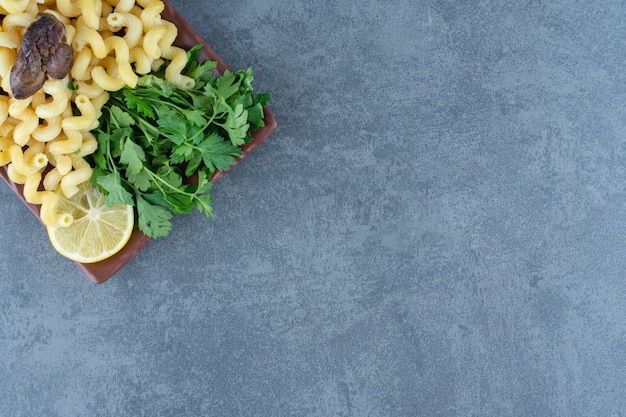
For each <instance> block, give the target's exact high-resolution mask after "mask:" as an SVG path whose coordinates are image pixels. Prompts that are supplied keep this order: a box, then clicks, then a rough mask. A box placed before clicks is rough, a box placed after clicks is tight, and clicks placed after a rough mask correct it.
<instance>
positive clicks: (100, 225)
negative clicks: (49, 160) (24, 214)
mask: <svg viewBox="0 0 626 417" xmlns="http://www.w3.org/2000/svg"><path fill="white" fill-rule="evenodd" d="M104 200H105V197H104V195H102V194H101V193H100V192H99V191H98V190H97V189H95V188H93V187H92V186H91V184H89V182H86V183H83V184H81V185H80V186H79V191H78V192H77V193H76V194H75V195H74V196H72V197H71V198H66V197H64V196H61V197H59V202H58V205H57V206H56V212H57V213H68V214H71V215H72V217H73V218H74V220H73V222H72V223H71V224H70V225H69V226H63V227H52V226H49V227H47V230H48V236H49V238H50V242H51V243H52V246H53V247H54V248H55V249H56V250H57V251H58V252H59V253H60V254H61V255H63V256H65V257H67V258H69V259H71V260H73V261H76V262H80V263H94V262H100V261H102V260H104V259H107V258H109V257H111V256H113V255H115V254H116V253H117V252H119V251H120V250H121V249H122V248H123V247H124V246H125V245H126V243H128V240H129V239H130V236H131V234H132V232H133V225H134V211H133V208H132V207H131V206H129V205H126V204H116V205H112V206H107V205H106V204H105V202H104Z"/></svg>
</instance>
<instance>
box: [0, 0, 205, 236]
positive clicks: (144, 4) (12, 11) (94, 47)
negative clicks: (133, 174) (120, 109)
mask: <svg viewBox="0 0 626 417" xmlns="http://www.w3.org/2000/svg"><path fill="white" fill-rule="evenodd" d="M164 8H165V4H164V3H163V1H161V0H104V1H103V0H0V14H2V15H4V17H3V18H2V20H1V21H0V87H2V89H4V91H6V92H8V95H0V166H5V167H6V170H7V175H8V176H9V178H10V179H11V180H12V181H13V182H15V183H18V184H23V185H24V187H23V193H24V198H25V200H26V201H28V202H29V203H32V204H38V205H40V218H41V220H42V222H43V223H44V224H46V225H49V226H63V225H69V224H71V222H72V221H73V219H72V216H71V215H69V214H67V213H60V214H59V213H57V212H56V207H57V202H58V199H59V198H60V196H61V195H64V196H66V197H71V196H72V195H73V194H75V193H76V192H77V191H78V186H79V185H80V184H82V183H83V182H85V181H89V180H90V178H91V175H92V172H93V169H92V168H91V166H90V165H89V163H88V162H87V161H86V160H85V157H87V156H89V155H91V154H93V153H94V152H95V151H96V150H97V148H98V140H97V138H96V137H95V136H94V134H93V133H91V130H92V129H94V128H95V127H97V125H98V118H99V117H100V116H101V114H102V108H103V106H104V105H105V104H106V102H107V101H108V99H109V92H112V91H117V90H119V89H121V88H123V87H124V86H129V87H131V88H132V87H135V86H136V85H137V82H138V79H139V75H141V74H147V73H149V72H150V71H151V70H154V69H157V68H159V67H160V66H161V65H162V64H163V62H164V60H165V59H167V60H169V61H170V65H168V67H167V68H166V70H165V78H166V79H167V80H168V81H170V82H172V83H174V84H177V85H179V86H182V87H191V86H193V80H192V79H190V78H188V77H185V76H184V75H182V70H183V69H184V67H185V65H186V62H187V52H186V51H185V50H184V49H181V48H178V47H175V46H173V42H174V40H175V39H176V36H177V35H178V31H177V28H176V26H175V25H174V24H172V23H170V22H167V21H165V20H163V19H162V17H161V13H162V12H163V11H164ZM40 12H43V13H51V14H53V15H54V16H55V17H57V18H58V20H59V21H60V22H62V24H63V25H64V26H65V32H66V39H65V41H66V42H67V43H68V44H70V45H71V46H72V49H73V51H74V58H73V63H72V66H71V68H70V71H69V73H68V75H67V76H66V77H65V78H63V79H48V80H46V81H45V82H44V84H43V87H42V88H41V89H39V91H37V92H36V93H35V94H34V95H32V96H30V97H28V98H26V99H21V100H18V99H16V98H15V97H14V96H13V94H12V89H11V85H10V82H9V79H10V71H11V66H12V64H13V62H14V61H15V58H16V56H17V53H18V51H19V48H20V47H21V43H22V39H23V37H24V33H25V31H26V29H27V28H28V26H29V25H30V24H31V23H32V22H33V21H35V19H36V18H37V14H38V13H40Z"/></svg>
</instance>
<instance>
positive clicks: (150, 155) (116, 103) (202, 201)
mask: <svg viewBox="0 0 626 417" xmlns="http://www.w3.org/2000/svg"><path fill="white" fill-rule="evenodd" d="M200 48H201V46H200V45H197V46H195V47H194V48H192V49H191V50H189V52H188V63H187V66H186V68H185V69H184V71H183V74H185V75H187V76H189V77H191V78H193V79H194V81H195V85H194V87H193V88H191V89H183V88H180V87H178V86H176V85H174V84H172V83H170V82H168V81H167V80H166V79H165V75H164V73H165V67H166V66H167V64H168V63H167V62H166V63H165V64H164V66H163V67H162V68H161V69H160V70H158V71H155V72H153V73H151V74H149V75H145V76H142V77H141V78H140V79H139V82H138V84H137V87H136V88H128V87H125V88H123V89H121V90H120V91H117V92H113V93H111V94H110V98H109V100H108V102H107V103H106V104H105V106H104V107H103V110H102V116H101V117H100V119H99V122H100V123H99V126H98V128H97V129H96V130H95V131H94V133H95V135H96V137H97V138H98V150H97V151H96V152H95V153H94V154H93V156H92V161H91V162H92V166H93V167H94V173H93V175H92V178H91V182H92V184H93V185H94V186H95V187H97V188H98V189H99V190H100V191H101V192H102V193H103V194H104V195H105V196H106V203H107V204H118V203H123V204H129V205H132V206H135V208H136V214H137V218H138V227H139V229H140V230H141V231H142V232H143V233H144V234H145V235H147V236H149V237H151V238H158V237H162V236H166V235H168V234H169V232H170V231H171V228H172V225H171V222H170V220H171V218H172V217H173V216H174V215H175V214H180V213H189V212H190V211H191V210H192V209H193V208H196V209H198V210H199V211H200V212H202V213H204V214H205V215H206V216H207V217H211V216H212V214H213V212H212V209H211V195H210V194H209V191H210V190H211V186H212V182H211V176H212V175H213V174H214V173H215V171H225V170H227V169H228V168H229V167H230V166H231V165H232V164H233V163H234V162H235V158H237V157H238V156H240V155H241V154H242V146H243V145H245V144H246V143H248V142H250V141H251V140H252V136H251V132H253V131H254V130H256V129H258V128H260V127H262V126H264V121H263V106H265V104H266V103H267V102H268V101H269V99H270V96H269V94H255V93H254V92H253V89H252V81H253V72H252V69H248V70H239V71H236V72H231V71H225V72H224V74H222V75H219V74H217V73H216V72H215V68H216V66H217V63H216V62H214V61H206V62H204V63H200V62H199V61H198V57H199V55H200Z"/></svg>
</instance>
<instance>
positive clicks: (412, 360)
mask: <svg viewBox="0 0 626 417" xmlns="http://www.w3.org/2000/svg"><path fill="white" fill-rule="evenodd" d="M172 3H173V4H174V5H175V6H176V7H177V8H178V9H179V10H180V11H181V12H182V13H183V15H184V16H185V17H186V18H187V19H188V20H189V21H190V23H192V24H193V25H194V26H195V27H196V28H197V30H198V31H199V33H200V34H201V35H202V36H203V37H204V38H205V39H207V41H208V42H209V43H210V44H211V45H212V46H213V47H214V48H215V50H216V51H217V52H218V53H219V54H220V56H222V58H223V59H224V60H225V61H226V62H227V63H228V64H229V65H230V66H231V67H234V68H245V67H248V66H253V67H254V68H255V73H256V79H255V82H256V88H257V90H258V91H269V92H271V93H272V94H273V100H272V102H271V105H270V108H271V110H272V112H273V113H274V114H275V116H276V118H277V120H278V123H279V127H278V129H277V130H276V131H275V133H274V134H273V135H272V136H271V137H270V138H269V139H268V140H267V141H266V142H265V143H264V144H263V145H262V146H261V147H259V148H258V149H257V150H256V151H255V152H254V153H253V154H252V156H250V157H249V158H248V159H246V160H245V161H244V162H243V163H242V164H240V165H239V166H237V167H236V169H234V170H233V171H232V172H230V173H228V174H227V175H226V176H225V177H224V178H223V179H222V180H220V181H219V182H218V183H217V184H216V186H215V189H214V193H213V195H214V211H215V217H214V218H213V219H210V220H206V219H204V218H203V217H202V216H201V215H200V214H193V215H189V216H186V217H181V218H177V219H176V220H175V224H174V231H173V233H172V234H171V235H170V236H169V237H168V238H166V239H162V240H158V241H154V242H151V243H150V244H149V245H148V246H147V247H146V248H145V249H144V250H143V251H142V252H141V253H140V254H139V256H137V257H136V258H135V259H134V260H133V261H132V262H131V263H130V264H129V265H128V266H127V267H126V268H124V269H123V270H122V271H121V272H120V273H119V274H118V275H116V276H115V277H113V278H112V279H111V280H109V281H107V282H106V283H104V284H102V285H94V284H93V283H91V282H90V281H89V280H88V279H87V278H86V277H85V276H84V275H82V273H81V272H80V271H79V270H78V269H77V268H76V267H75V265H74V264H73V263H72V262H70V261H67V260H65V259H63V258H61V257H60V256H59V255H57V254H56V252H55V251H54V250H53V249H52V248H51V246H50V244H49V243H48V240H47V237H46V234H45V231H44V230H43V228H42V227H41V226H40V225H39V223H38V222H37V221H36V220H35V218H34V217H33V216H32V215H31V214H30V213H29V212H28V211H27V210H26V209H25V207H24V206H23V205H22V204H21V203H20V202H19V201H18V199H17V198H16V197H15V196H14V195H13V194H12V193H11V191H10V190H9V189H8V188H7V187H6V186H3V185H2V184H0V211H1V213H2V221H1V222H0V416H11V417H18V416H29V417H30V416H49V417H54V416H59V417H68V416H150V417H153V416H175V417H180V416H355V417H361V416H372V417H374V416H498V417H503V416H564V417H574V416H581V417H583V416H584V417H588V416H602V417H624V416H626V395H625V392H626V377H625V375H626V281H625V275H626V274H625V270H626V187H625V186H626V169H625V168H626V8H625V7H624V3H623V2H617V1H568V0H556V1H532V0H528V1H520V2H504V1H499V2H497V1H471V2H470V1H467V2H462V1H445V0H431V1H408V0H387V1H371V0H370V1H361V2H354V1H347V0H338V1H335V2H324V1H319V0H312V1H308V2H291V1H286V0H266V1H263V2H261V1H251V0H244V1H225V2H219V3H215V2H203V1H200V0H196V1H189V0H187V1H184V2H183V1H182V0H177V1H172Z"/></svg>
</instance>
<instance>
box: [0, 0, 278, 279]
mask: <svg viewBox="0 0 626 417" xmlns="http://www.w3.org/2000/svg"><path fill="white" fill-rule="evenodd" d="M164 3H165V10H164V11H163V14H162V16H163V18H164V19H166V20H169V21H170V22H172V23H174V24H176V26H177V27H178V32H179V33H178V38H177V39H176V43H175V44H176V45H177V46H180V47H182V48H186V49H188V48H191V47H192V46H194V45H197V44H202V45H203V48H202V55H201V57H200V59H201V60H213V61H217V63H218V66H217V69H218V71H219V72H220V73H222V72H223V71H224V70H225V69H228V66H227V65H226V64H225V63H224V61H223V60H222V59H221V58H220V57H219V56H218V55H217V53H215V51H214V50H213V49H212V48H211V47H210V46H209V45H208V44H207V43H206V42H205V41H204V39H202V38H201V37H200V35H199V34H198V33H197V32H196V31H195V30H194V29H193V27H191V25H189V23H187V21H185V19H184V18H183V17H182V16H181V15H180V14H179V13H178V12H177V11H176V9H174V7H172V5H171V4H169V2H167V1H166V0H164ZM264 113H265V127H263V128H261V129H259V130H257V131H255V132H253V133H252V137H253V139H254V140H253V141H252V142H250V143H248V144H247V145H245V146H244V148H243V154H242V155H241V156H240V157H239V158H238V159H237V161H236V162H235V163H234V164H233V165H232V166H231V168H232V167H233V166H235V165H236V164H237V163H239V162H240V161H241V160H242V159H243V158H245V157H246V156H248V155H249V154H250V153H251V152H252V151H253V150H254V149H255V148H256V147H257V146H259V145H260V144H261V142H263V141H264V140H265V139H266V138H267V137H268V136H269V135H270V134H271V133H272V132H273V131H274V129H276V120H275V119H274V116H273V115H272V113H270V111H269V110H268V109H267V108H265V109H264ZM224 174H225V172H216V173H215V175H213V177H212V178H211V180H212V181H213V182H215V181H217V180H218V179H220V178H221V177H222V176H223V175H224ZM0 177H2V179H3V180H4V181H5V182H6V183H7V184H8V186H9V187H10V188H11V189H12V190H13V191H14V192H15V194H17V196H18V197H19V198H20V199H21V200H22V201H23V202H24V204H25V205H26V207H28V209H29V210H30V211H31V212H32V213H33V214H34V215H35V216H36V217H37V219H39V221H41V218H40V217H39V206H37V205H33V204H29V203H27V202H26V201H25V200H24V195H23V193H22V189H23V186H22V185H20V184H15V183H13V182H12V181H11V180H9V178H8V176H7V170H6V167H0ZM149 241H150V238H149V237H147V236H146V235H144V234H143V233H141V232H139V231H138V230H135V231H134V232H133V235H132V236H131V238H130V241H129V242H128V244H127V245H126V246H125V247H124V248H123V249H122V250H121V251H120V252H118V253H117V254H116V255H114V256H112V257H111V258H108V259H105V260H104V261H102V262H97V263H94V264H81V263H78V262H77V263H76V265H77V266H78V268H80V269H81V270H82V271H83V272H84V273H85V275H87V277H88V278H89V279H90V280H91V281H93V282H95V283H96V284H101V283H103V282H105V281H106V280H108V279H109V278H111V277H112V276H113V275H115V274H116V273H117V272H118V271H119V270H120V269H122V268H123V267H124V266H125V265H126V264H127V263H128V262H130V260H131V259H133V258H134V257H135V256H136V255H137V254H138V253H139V251H141V250H142V249H143V248H144V246H146V245H147V244H148V242H149ZM59 256H60V255H59Z"/></svg>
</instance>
